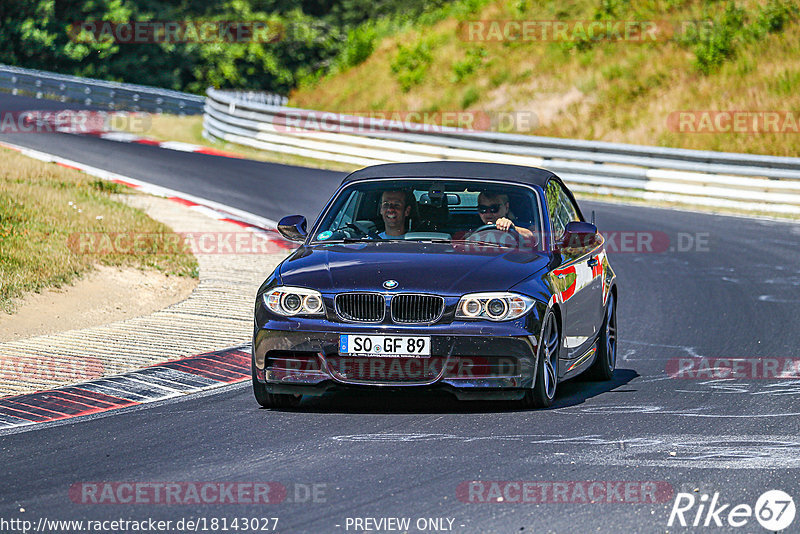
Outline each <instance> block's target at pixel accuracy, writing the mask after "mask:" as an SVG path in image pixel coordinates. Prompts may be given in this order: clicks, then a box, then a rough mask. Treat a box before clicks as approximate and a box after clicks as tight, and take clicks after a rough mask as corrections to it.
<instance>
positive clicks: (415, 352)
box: [339, 334, 431, 358]
mask: <svg viewBox="0 0 800 534" xmlns="http://www.w3.org/2000/svg"><path fill="white" fill-rule="evenodd" d="M339 354H358V355H361V356H405V357H408V358H422V357H427V356H430V355H431V338H430V336H361V335H353V334H342V335H341V336H339Z"/></svg>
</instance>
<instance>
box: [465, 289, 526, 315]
mask: <svg viewBox="0 0 800 534" xmlns="http://www.w3.org/2000/svg"><path fill="white" fill-rule="evenodd" d="M533 303H534V300H533V299H532V298H530V297H526V296H525V295H519V294H517V293H470V294H468V295H464V296H463V297H461V300H460V301H458V307H457V308H456V318H457V319H488V320H490V321H508V320H510V319H517V318H519V317H522V316H523V315H525V314H526V313H528V312H529V311H530V309H531V308H532V307H533Z"/></svg>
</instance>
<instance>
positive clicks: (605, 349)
mask: <svg viewBox="0 0 800 534" xmlns="http://www.w3.org/2000/svg"><path fill="white" fill-rule="evenodd" d="M616 366H617V306H616V301H615V300H614V294H613V293H610V294H609V295H608V304H607V305H606V314H605V318H604V319H603V330H602V331H601V332H600V338H599V339H598V340H597V357H596V358H595V360H594V363H593V364H592V366H591V367H590V368H589V371H588V373H587V374H588V376H589V377H590V378H592V379H594V380H611V377H612V376H613V374H614V368H615V367H616Z"/></svg>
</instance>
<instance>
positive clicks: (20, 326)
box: [0, 265, 198, 342]
mask: <svg viewBox="0 0 800 534" xmlns="http://www.w3.org/2000/svg"><path fill="white" fill-rule="evenodd" d="M197 283H198V281H197V280H196V279H193V278H188V277H185V276H166V275H164V274H161V273H159V272H157V271H142V270H139V269H135V268H131V267H124V268H120V267H106V266H102V265H98V266H96V268H95V270H93V271H91V272H89V273H87V274H86V275H84V277H83V278H82V279H81V280H78V281H77V282H76V283H75V284H74V285H71V286H65V287H62V288H61V289H54V288H51V289H45V290H43V291H42V292H41V293H31V294H29V295H26V296H25V297H24V298H23V299H20V301H19V302H18V303H17V307H16V308H17V311H16V313H14V314H13V315H8V314H5V313H0V342H4V341H15V340H18V339H25V338H28V337H33V336H39V335H45V334H52V333H55V332H63V331H66V330H74V329H78V328H87V327H90V326H99V325H103V324H106V323H110V322H114V321H119V320H121V319H129V318H131V317H138V316H140V315H147V314H150V313H152V312H154V311H157V310H160V309H162V308H165V307H167V306H169V305H171V304H175V303H176V302H180V301H182V300H184V299H186V298H187V297H188V296H189V295H190V294H191V292H192V291H193V290H194V288H195V287H196V286H197Z"/></svg>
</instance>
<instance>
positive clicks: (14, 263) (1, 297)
mask: <svg viewBox="0 0 800 534" xmlns="http://www.w3.org/2000/svg"><path fill="white" fill-rule="evenodd" d="M124 189H125V188H124V187H122V186H116V187H115V184H113V183H109V182H103V181H100V180H97V179H95V178H93V177H91V176H88V175H86V174H83V173H81V172H79V171H75V170H72V169H66V168H64V167H60V166H57V165H55V164H51V163H43V162H40V161H36V160H33V159H30V158H27V157H25V156H22V155H20V154H17V153H16V152H13V151H10V150H6V149H0V308H1V309H2V310H4V311H5V312H8V313H10V312H12V311H13V309H14V300H13V299H15V298H17V297H19V296H21V295H22V294H23V293H25V292H30V291H38V290H40V289H42V288H44V287H60V286H61V285H63V284H68V283H69V282H71V281H72V280H74V279H75V278H76V277H80V276H81V274H82V273H84V272H86V271H88V270H90V269H91V268H92V265H93V264H94V263H96V262H99V263H102V264H104V265H131V266H135V267H139V268H148V269H157V270H159V271H161V272H164V273H167V274H170V275H178V276H194V277H196V276H197V261H196V259H195V258H194V256H193V255H191V253H188V254H183V253H176V252H172V253H166V254H164V253H161V254H113V255H112V254H106V255H101V256H94V255H88V254H78V253H76V252H75V251H74V250H73V249H71V248H70V246H69V239H70V236H73V235H75V234H80V233H88V232H91V233H94V232H137V233H139V232H140V233H146V234H156V233H166V232H170V229H169V228H168V227H166V226H164V225H163V224H161V223H159V222H157V221H154V220H153V219H151V218H149V217H148V216H147V215H145V214H144V213H143V212H142V211H140V210H137V209H134V208H131V207H129V206H127V205H125V204H123V203H121V202H118V201H115V200H114V196H115V195H116V194H119V193H122V192H123V191H124ZM73 248H74V247H73Z"/></svg>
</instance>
